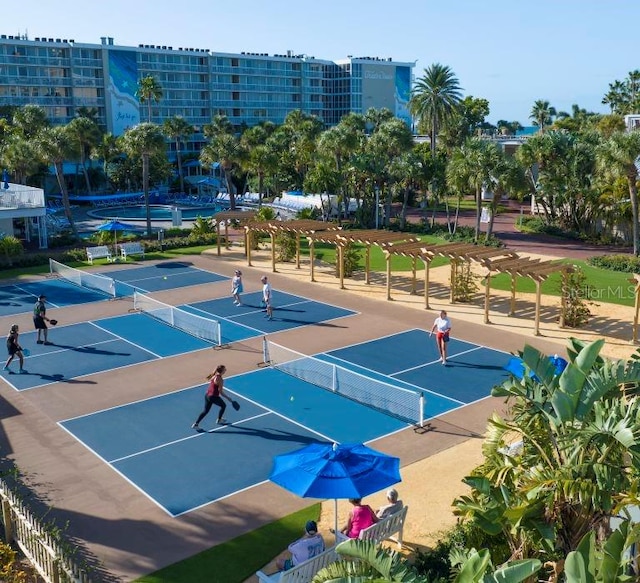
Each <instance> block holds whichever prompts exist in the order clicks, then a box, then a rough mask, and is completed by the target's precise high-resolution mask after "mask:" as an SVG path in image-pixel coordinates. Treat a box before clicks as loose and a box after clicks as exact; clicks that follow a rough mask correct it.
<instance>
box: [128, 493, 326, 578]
mask: <svg viewBox="0 0 640 583" xmlns="http://www.w3.org/2000/svg"><path fill="white" fill-rule="evenodd" d="M320 509H321V506H320V504H314V505H313V506H309V507H308V508H305V509H304V510H300V511H299V512H294V513H293V514H290V515H289V516H285V517H284V518H282V519H280V520H277V521H275V522H272V523H271V524H267V525H265V526H262V527H260V528H258V529H257V530H254V531H252V532H248V533H247V534H243V535H242V536H239V537H237V538H234V539H233V540H230V541H229V542H226V543H224V544H221V545H217V546H215V547H212V548H210V549H207V550H206V551H203V552H201V553H199V554H197V555H194V556H193V557H190V558H189V559H185V560H184V561H180V562H178V563H175V564H174V565H170V566H169V567H165V568H164V569H160V570H159V571H156V572H155V573H152V574H151V575H146V576H145V577H142V578H140V579H136V583H200V582H201V581H208V582H209V583H242V581H244V580H246V579H248V578H249V577H250V576H251V575H253V574H254V573H255V572H256V571H257V570H259V569H261V568H262V567H264V565H266V564H267V563H268V562H269V561H271V560H272V559H273V558H274V557H276V556H277V555H279V554H280V553H281V552H282V551H283V550H284V549H286V548H287V546H288V545H289V544H290V543H291V542H292V541H294V540H296V539H298V538H300V537H301V536H302V534H303V532H304V525H305V523H306V522H307V520H315V521H316V522H317V521H318V520H319V518H320ZM326 542H328V541H326Z"/></svg>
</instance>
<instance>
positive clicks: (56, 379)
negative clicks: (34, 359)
mask: <svg viewBox="0 0 640 583" xmlns="http://www.w3.org/2000/svg"><path fill="white" fill-rule="evenodd" d="M20 376H26V377H29V376H32V377H39V378H40V379H42V380H43V381H50V382H52V383H67V384H68V385H95V384H97V383H96V381H89V380H85V379H74V378H67V377H65V376H64V375H63V374H59V373H58V374H44V373H41V372H27V373H26V374H24V375H20ZM27 388H31V387H27ZM34 388H35V387H34Z"/></svg>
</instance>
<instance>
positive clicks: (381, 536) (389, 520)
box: [337, 506, 409, 548]
mask: <svg viewBox="0 0 640 583" xmlns="http://www.w3.org/2000/svg"><path fill="white" fill-rule="evenodd" d="M408 509H409V507H408V506H403V507H402V508H401V509H400V510H398V512H396V513H394V514H391V515H390V516H387V517H386V518H383V519H382V520H379V521H378V522H376V523H375V524H372V525H371V526H370V527H368V528H364V529H362V530H361V531H360V535H359V536H358V538H359V539H360V540H371V541H374V542H376V543H381V542H382V541H384V540H387V539H392V540H395V542H397V543H398V547H399V548H402V534H403V531H404V521H405V519H406V518H407V510H408ZM394 534H397V535H398V536H397V537H395V538H394V537H393V535H394ZM337 538H338V540H339V541H340V542H342V541H345V540H349V537H348V536H346V535H345V534H343V533H341V532H339V533H338V535H337Z"/></svg>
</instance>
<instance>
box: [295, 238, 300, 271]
mask: <svg viewBox="0 0 640 583" xmlns="http://www.w3.org/2000/svg"><path fill="white" fill-rule="evenodd" d="M296 269H300V231H298V232H297V233H296Z"/></svg>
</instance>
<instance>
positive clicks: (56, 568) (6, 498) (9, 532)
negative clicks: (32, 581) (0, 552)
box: [0, 478, 92, 583]
mask: <svg viewBox="0 0 640 583" xmlns="http://www.w3.org/2000/svg"><path fill="white" fill-rule="evenodd" d="M0 503H1V504H2V526H3V528H4V540H5V542H6V543H7V544H14V543H15V544H16V545H17V546H18V548H19V549H20V551H21V552H22V553H23V554H24V556H25V557H26V558H27V560H28V561H29V563H30V564H31V565H32V566H33V567H34V569H35V570H36V571H37V572H38V574H39V575H40V577H42V579H44V580H45V581H46V582H47V583H91V581H92V579H91V577H90V576H89V574H88V573H87V571H86V569H84V568H81V567H80V566H79V565H78V564H77V562H76V561H75V560H74V559H73V558H72V557H71V556H70V552H69V551H66V550H64V548H63V545H62V544H61V543H60V541H59V540H57V539H56V537H55V536H54V535H53V534H52V533H51V532H48V531H50V530H51V528H50V527H48V526H47V525H45V524H44V523H43V522H42V521H40V520H39V519H38V518H36V517H35V516H34V515H33V513H32V512H31V510H29V508H27V506H26V505H25V504H24V503H23V502H22V501H21V500H20V499H19V497H18V495H17V494H15V493H14V492H13V491H12V490H11V489H10V488H9V486H8V485H7V483H6V482H5V481H4V480H3V479H2V478H0Z"/></svg>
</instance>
